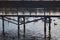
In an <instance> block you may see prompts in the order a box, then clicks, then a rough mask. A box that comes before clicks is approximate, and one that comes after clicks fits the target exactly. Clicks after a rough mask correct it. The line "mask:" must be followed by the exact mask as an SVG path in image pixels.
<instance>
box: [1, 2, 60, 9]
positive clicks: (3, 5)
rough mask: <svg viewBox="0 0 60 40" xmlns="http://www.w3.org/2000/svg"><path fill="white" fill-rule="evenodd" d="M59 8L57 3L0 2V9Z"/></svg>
mask: <svg viewBox="0 0 60 40" xmlns="http://www.w3.org/2000/svg"><path fill="white" fill-rule="evenodd" d="M56 7H59V8H60V2H59V1H0V8H56Z"/></svg>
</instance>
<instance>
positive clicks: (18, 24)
mask: <svg viewBox="0 0 60 40" xmlns="http://www.w3.org/2000/svg"><path fill="white" fill-rule="evenodd" d="M19 19H20V18H19V17H18V40H19V38H20V34H19V30H20V27H19Z"/></svg>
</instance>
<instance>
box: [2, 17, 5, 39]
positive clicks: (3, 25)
mask: <svg viewBox="0 0 60 40" xmlns="http://www.w3.org/2000/svg"><path fill="white" fill-rule="evenodd" d="M2 28H3V32H2V33H3V40H5V33H4V16H2Z"/></svg>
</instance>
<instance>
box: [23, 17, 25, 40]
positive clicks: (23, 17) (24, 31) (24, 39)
mask: <svg viewBox="0 0 60 40" xmlns="http://www.w3.org/2000/svg"><path fill="white" fill-rule="evenodd" d="M23 21H24V35H23V38H24V40H25V17H23Z"/></svg>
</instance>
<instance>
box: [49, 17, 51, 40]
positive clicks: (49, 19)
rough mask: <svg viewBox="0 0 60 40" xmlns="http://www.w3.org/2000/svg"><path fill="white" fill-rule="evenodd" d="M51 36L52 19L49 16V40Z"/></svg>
mask: <svg viewBox="0 0 60 40" xmlns="http://www.w3.org/2000/svg"><path fill="white" fill-rule="evenodd" d="M50 38H51V19H50V17H49V40H50Z"/></svg>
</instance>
